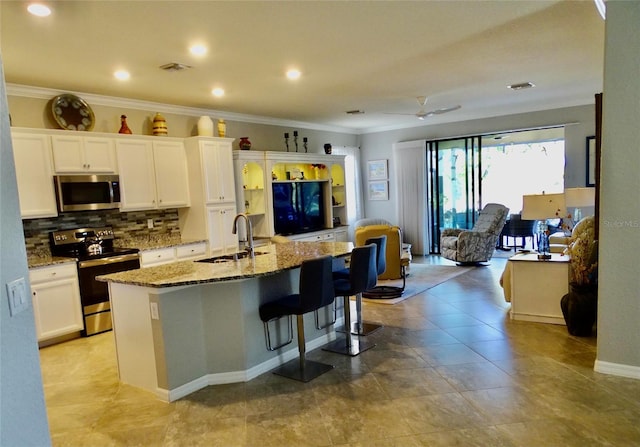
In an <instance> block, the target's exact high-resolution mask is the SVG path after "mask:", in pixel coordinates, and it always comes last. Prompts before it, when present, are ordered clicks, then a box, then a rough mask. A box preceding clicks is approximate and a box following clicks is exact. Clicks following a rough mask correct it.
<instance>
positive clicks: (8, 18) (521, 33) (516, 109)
mask: <svg viewBox="0 0 640 447" xmlns="http://www.w3.org/2000/svg"><path fill="white" fill-rule="evenodd" d="M49 4H50V6H51V7H52V9H53V13H52V14H51V16H49V17H47V18H39V17H34V16H31V15H30V14H28V13H27V12H26V2H23V1H7V0H3V1H1V2H0V18H1V24H2V27H1V31H0V39H1V40H0V43H1V49H2V57H3V60H4V68H5V77H6V82H7V83H8V84H10V85H11V84H17V85H26V86H34V87H47V88H51V89H55V90H59V91H68V92H75V93H78V94H82V93H90V94H98V95H106V96H114V97H122V98H131V99H139V100H145V101H153V102H159V103H166V104H174V105H180V106H186V107H193V108H201V109H206V110H211V111H212V112H213V111H217V112H228V113H229V114H230V115H232V114H241V115H243V116H254V117H269V118H272V119H276V120H285V121H296V122H303V123H313V124H314V125H320V126H324V127H328V128H334V129H335V130H343V131H346V132H355V133H357V132H363V133H364V132H371V131H374V130H387V129H394V128H403V127H413V126H418V125H425V124H436V123H444V122H452V121H463V120H469V119H476V118H484V117H489V116H501V115H507V114H513V113H523V112H530V111H536V110H545V109H551V108H558V107H568V106H575V105H584V104H592V103H593V102H594V97H593V95H594V94H595V93H597V92H600V91H602V72H603V58H604V21H603V20H602V19H601V18H600V16H599V15H598V12H597V10H596V7H595V5H594V3H593V2H592V1H573V0H569V1H544V0H534V1H525V0H521V1H505V0H499V1H488V0H486V1H478V0H476V1H409V2H405V1H392V0H389V1H335V2H334V1H284V2H280V1H258V2H248V1H185V0H173V1H57V2H49ZM194 43H202V44H205V45H206V46H207V47H208V52H207V54H206V55H205V56H204V57H195V56H193V55H191V54H190V53H189V51H188V48H189V47H190V46H191V45H192V44H194ZM170 62H178V63H182V64H186V65H190V66H192V68H190V69H187V70H182V71H176V72H166V71H163V70H161V69H160V68H159V67H160V66H161V65H163V64H166V63H170ZM291 67H296V68H298V69H299V70H300V71H301V72H302V77H301V78H300V79H299V80H297V81H289V80H288V79H287V78H286V77H285V74H284V73H285V71H286V70H287V69H288V68H291ZM121 68H124V69H127V70H128V71H129V72H130V73H131V78H130V79H129V80H128V81H125V82H122V81H117V80H116V79H115V78H114V77H113V73H114V71H115V70H117V69H121ZM527 81H530V82H532V83H534V84H535V87H534V88H530V89H526V90H519V91H514V90H510V89H508V88H506V86H507V85H509V84H514V83H521V82H527ZM214 87H222V88H224V89H225V91H226V94H225V96H224V97H222V98H216V97H214V96H213V95H212V94H211V90H212V89H213V88H214ZM418 96H426V97H428V101H427V104H426V106H425V109H426V110H427V111H429V110H434V109H440V108H445V107H450V106H454V105H461V106H462V107H461V108H460V109H458V110H455V111H452V112H449V113H446V114H442V115H436V116H431V117H427V118H426V119H425V120H424V121H420V120H418V119H417V117H416V116H414V115H412V114H414V113H416V112H418V110H419V109H420V106H419V104H418V101H417V100H416V97H418ZM348 110H361V111H364V113H362V114H357V115H348V114H347V113H346V111H348ZM387 113H407V114H408V115H396V114H387ZM218 116H220V114H218ZM223 117H224V116H223Z"/></svg>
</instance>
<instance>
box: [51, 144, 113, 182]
mask: <svg viewBox="0 0 640 447" xmlns="http://www.w3.org/2000/svg"><path fill="white" fill-rule="evenodd" d="M51 147H52V150H53V166H54V170H55V172H56V173H57V174H87V173H105V174H113V173H115V172H116V155H115V141H114V140H113V138H107V137H85V136H77V135H67V134H59V135H52V136H51Z"/></svg>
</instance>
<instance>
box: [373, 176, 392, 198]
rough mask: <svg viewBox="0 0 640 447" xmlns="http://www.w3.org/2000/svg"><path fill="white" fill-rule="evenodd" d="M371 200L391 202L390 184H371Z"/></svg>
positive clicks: (381, 182) (377, 182)
mask: <svg viewBox="0 0 640 447" xmlns="http://www.w3.org/2000/svg"><path fill="white" fill-rule="evenodd" d="M369 200H389V182H388V181H386V180H383V181H375V182H369Z"/></svg>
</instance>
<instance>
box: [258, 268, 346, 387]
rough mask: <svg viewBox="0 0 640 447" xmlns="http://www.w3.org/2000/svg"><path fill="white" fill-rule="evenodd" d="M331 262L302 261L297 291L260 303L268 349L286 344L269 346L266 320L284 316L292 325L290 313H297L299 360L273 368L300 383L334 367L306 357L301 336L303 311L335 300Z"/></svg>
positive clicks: (302, 336) (311, 309)
mask: <svg viewBox="0 0 640 447" xmlns="http://www.w3.org/2000/svg"><path fill="white" fill-rule="evenodd" d="M331 265H332V258H331V256H323V257H321V258H316V259H311V260H308V261H304V262H303V263H302V266H301V267H300V293H296V294H292V295H288V296H285V297H282V298H278V299H277V300H275V301H271V302H269V303H265V304H263V305H261V306H260V309H259V312H260V319H261V320H262V321H263V323H264V325H265V335H266V337H267V349H269V350H275V349H278V348H280V347H282V346H284V345H285V344H288V343H285V344H283V345H280V346H278V347H275V348H272V347H271V337H270V334H269V322H271V321H274V320H277V319H279V318H282V317H287V318H289V325H290V326H291V316H292V315H296V316H297V322H298V352H299V353H300V355H299V359H298V360H292V361H290V362H288V363H285V364H284V365H282V366H280V367H279V368H277V369H276V370H275V371H273V373H274V374H278V375H280V376H284V377H288V378H290V379H295V380H299V381H301V382H309V381H310V380H313V379H315V378H316V377H318V376H320V375H321V374H324V373H326V372H327V371H330V370H331V369H333V368H334V366H333V365H327V364H325V363H319V362H315V361H313V360H307V359H306V355H305V354H306V342H305V338H304V314H306V313H308V312H313V311H314V310H317V309H319V308H321V307H324V306H328V305H329V304H331V303H332V302H333V301H334V300H335V293H334V287H333V279H332V276H331Z"/></svg>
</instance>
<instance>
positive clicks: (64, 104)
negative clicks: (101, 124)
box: [51, 93, 95, 130]
mask: <svg viewBox="0 0 640 447" xmlns="http://www.w3.org/2000/svg"><path fill="white" fill-rule="evenodd" d="M51 112H52V113H53V119H54V120H55V121H56V123H58V125H59V126H60V127H62V128H63V129H66V130H91V129H93V125H94V124H95V116H94V114H93V110H91V107H89V104H87V103H86V102H85V101H84V100H83V99H82V98H79V97H77V96H76V95H72V94H71V93H64V94H62V95H58V96H56V97H55V98H53V101H52V103H51Z"/></svg>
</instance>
